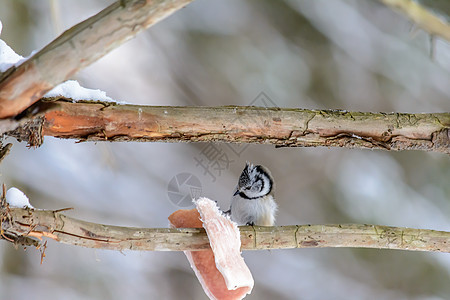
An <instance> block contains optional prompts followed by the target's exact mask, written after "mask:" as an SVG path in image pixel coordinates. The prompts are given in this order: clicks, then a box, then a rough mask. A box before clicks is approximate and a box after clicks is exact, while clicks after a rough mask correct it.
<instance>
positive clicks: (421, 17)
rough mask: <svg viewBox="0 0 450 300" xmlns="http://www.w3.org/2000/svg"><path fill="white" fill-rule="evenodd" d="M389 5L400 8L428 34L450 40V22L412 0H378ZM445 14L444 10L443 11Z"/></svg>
mask: <svg viewBox="0 0 450 300" xmlns="http://www.w3.org/2000/svg"><path fill="white" fill-rule="evenodd" d="M379 1H381V2H382V3H384V4H386V5H389V6H390V7H392V8H394V9H397V10H400V11H401V12H402V13H403V14H405V15H406V16H407V17H408V18H410V19H411V20H412V21H413V22H414V23H415V24H417V25H418V26H420V27H421V28H423V29H424V30H425V31H427V32H428V33H429V34H431V35H434V36H439V37H441V38H443V39H446V40H447V41H449V42H450V24H449V23H448V22H446V21H445V20H444V18H443V17H439V16H438V15H436V14H434V13H433V12H432V11H430V10H428V9H426V8H425V7H424V6H422V5H421V4H419V3H417V1H413V0H379ZM443 14H445V12H443Z"/></svg>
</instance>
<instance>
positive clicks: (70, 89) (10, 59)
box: [0, 21, 125, 104]
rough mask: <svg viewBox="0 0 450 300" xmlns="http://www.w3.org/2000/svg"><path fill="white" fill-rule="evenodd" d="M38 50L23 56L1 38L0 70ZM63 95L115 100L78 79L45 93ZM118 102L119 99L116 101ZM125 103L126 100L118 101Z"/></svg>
mask: <svg viewBox="0 0 450 300" xmlns="http://www.w3.org/2000/svg"><path fill="white" fill-rule="evenodd" d="M2 28H3V25H2V23H1V21H0V34H1V32H2ZM36 52H37V51H36V50H33V51H32V52H31V54H30V55H29V56H27V57H23V56H21V55H19V54H17V53H16V52H14V50H13V49H12V48H11V47H9V46H8V44H6V43H5V42H4V41H3V40H1V39H0V72H5V71H6V70H8V69H9V68H11V67H13V66H15V67H17V66H19V65H20V64H21V63H23V62H24V61H26V60H27V59H28V58H30V57H31V56H33V55H34V54H35V53H36ZM58 96H62V97H65V98H70V99H72V100H74V101H76V100H97V101H104V102H111V101H114V100H113V99H112V98H110V97H108V96H106V93H105V92H104V91H101V90H91V89H87V88H84V87H82V86H80V84H79V83H78V82H77V81H76V80H68V81H66V82H63V83H61V84H60V85H57V86H56V87H55V88H53V89H52V90H51V91H49V92H48V93H47V94H45V95H44V97H58ZM114 102H117V101H114ZM118 103H122V104H125V103H124V102H118Z"/></svg>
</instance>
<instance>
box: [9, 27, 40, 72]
mask: <svg viewBox="0 0 450 300" xmlns="http://www.w3.org/2000/svg"><path fill="white" fill-rule="evenodd" d="M2 28H3V25H2V22H1V21H0V34H1V33H2ZM36 52H37V51H36V50H33V51H32V52H31V54H30V55H29V56H27V57H23V56H21V55H19V54H17V53H16V52H14V50H13V49H12V48H11V47H9V46H8V44H6V43H5V42H4V41H3V40H2V39H0V72H5V71H6V70H8V69H9V68H11V67H12V66H15V67H17V66H18V65H20V64H21V63H23V62H24V61H26V60H27V59H28V58H30V57H31V56H33V55H34V54H35V53H36Z"/></svg>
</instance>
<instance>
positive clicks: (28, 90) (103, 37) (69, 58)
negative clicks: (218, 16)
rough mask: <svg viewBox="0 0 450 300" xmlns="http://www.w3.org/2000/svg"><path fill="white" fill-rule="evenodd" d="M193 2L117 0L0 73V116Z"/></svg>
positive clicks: (35, 98) (26, 104)
mask: <svg viewBox="0 0 450 300" xmlns="http://www.w3.org/2000/svg"><path fill="white" fill-rule="evenodd" d="M192 1H193V0H155V1H143V0H121V1H117V2H115V3H114V4H112V5H110V6H109V7H107V8H105V9H104V10H102V11H101V12H99V13H98V14H96V15H94V16H92V17H91V18H89V19H87V20H85V21H83V22H81V23H79V24H77V25H75V26H73V27H72V28H70V29H69V30H67V31H66V32H64V33H63V34H61V35H60V36H59V37H58V38H56V39H55V40H54V41H52V42H51V43H50V44H48V45H47V46H45V47H44V48H43V49H42V50H40V51H38V52H36V53H35V54H34V55H32V56H31V57H30V58H29V59H28V60H26V61H25V62H23V63H21V64H20V65H18V66H15V65H13V66H12V67H11V68H9V69H8V70H6V71H5V72H4V73H0V118H6V117H11V116H15V115H17V114H19V113H20V112H22V111H23V110H24V109H26V108H27V107H29V106H30V105H31V104H33V103H34V102H36V101H38V100H39V99H40V98H41V97H42V96H43V95H44V94H45V93H46V92H48V91H49V90H51V89H52V88H53V87H54V86H55V85H57V84H59V83H61V82H62V81H64V80H66V79H68V78H69V77H70V76H72V75H73V74H75V73H76V72H78V71H79V70H80V69H83V68H84V67H86V66H88V65H90V64H91V63H93V62H95V61H96V60H98V59H99V58H101V57H102V56H104V55H105V54H107V53H108V52H109V51H111V50H113V49H114V48H116V47H117V46H119V45H121V44H122V43H124V42H126V41H127V40H129V39H131V38H132V37H134V36H135V35H136V34H138V33H139V32H141V31H143V30H144V29H146V28H148V27H150V26H151V25H153V24H155V23H157V22H159V21H161V20H162V19H164V18H165V17H167V16H169V15H171V14H172V13H174V12H175V11H177V10H178V9H180V8H183V7H184V6H186V5H187V4H189V3H190V2H192Z"/></svg>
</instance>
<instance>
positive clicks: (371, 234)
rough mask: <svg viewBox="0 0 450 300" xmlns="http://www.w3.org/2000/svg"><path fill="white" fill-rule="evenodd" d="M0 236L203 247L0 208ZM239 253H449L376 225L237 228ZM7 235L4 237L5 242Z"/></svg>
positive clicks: (449, 246)
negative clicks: (332, 250)
mask: <svg viewBox="0 0 450 300" xmlns="http://www.w3.org/2000/svg"><path fill="white" fill-rule="evenodd" d="M1 214H2V237H3V238H4V239H6V240H8V241H12V242H20V241H19V239H22V240H23V239H24V238H26V239H27V242H28V243H30V242H29V239H30V237H32V238H37V239H42V237H47V238H50V239H53V240H55V241H58V242H61V243H65V244H71V245H76V246H83V247H89V248H100V249H110V250H141V251H181V250H202V249H207V248H209V240H208V237H207V235H206V233H205V230H204V229H203V228H178V229H177V228H130V227H119V226H111V225H102V224H96V223H90V222H86V221H81V220H77V219H74V218H70V217H67V216H65V215H63V214H61V213H59V212H55V211H48V210H34V209H21V208H11V209H9V208H8V207H7V206H3V207H2V208H1ZM240 232H241V242H242V249H243V250H263V249H289V248H323V247H354V248H355V247H356V248H377V249H401V250H417V251H438V252H450V232H445V231H434V230H425V229H411V228H401V227H388V226H377V225H357V224H355V225H351V224H350V225H293V226H278V227H258V226H254V227H251V226H241V227H240ZM5 236H7V237H8V238H5Z"/></svg>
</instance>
